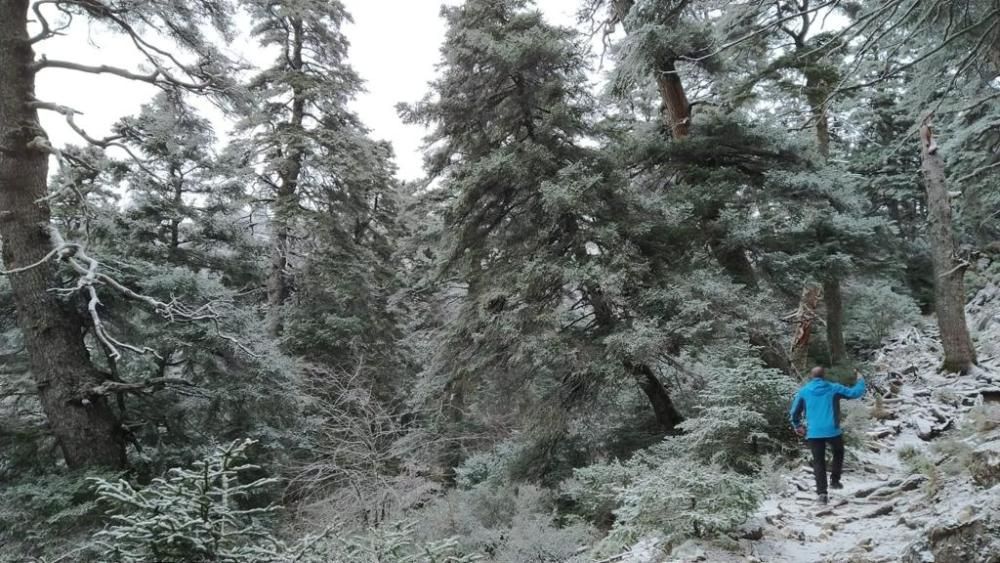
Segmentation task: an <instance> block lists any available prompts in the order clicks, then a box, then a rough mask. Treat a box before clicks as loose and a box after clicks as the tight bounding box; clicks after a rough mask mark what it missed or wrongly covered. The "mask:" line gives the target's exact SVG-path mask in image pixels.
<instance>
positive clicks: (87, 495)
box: [0, 472, 101, 562]
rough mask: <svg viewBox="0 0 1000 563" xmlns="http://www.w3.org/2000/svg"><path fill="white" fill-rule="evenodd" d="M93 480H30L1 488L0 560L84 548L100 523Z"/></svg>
mask: <svg viewBox="0 0 1000 563" xmlns="http://www.w3.org/2000/svg"><path fill="white" fill-rule="evenodd" d="M93 476H94V474H93V473H79V472H71V473H66V474H58V475H35V476H31V477H27V478H25V479H24V480H21V481H15V482H7V483H5V484H4V485H3V486H2V487H0V561H5V562H6V561H11V562H13V561H24V560H26V559H28V558H32V557H40V558H41V557H49V556H54V555H58V554H63V553H66V552H69V551H73V552H75V553H78V548H81V547H85V546H86V544H87V539H88V536H89V535H90V534H91V533H92V531H93V530H94V529H95V528H97V527H99V526H100V522H101V511H100V508H99V507H98V504H97V496H96V495H95V493H94V487H93V485H92V484H91V482H90V480H89V479H90V478H91V477H93ZM77 558H79V556H78V557H77Z"/></svg>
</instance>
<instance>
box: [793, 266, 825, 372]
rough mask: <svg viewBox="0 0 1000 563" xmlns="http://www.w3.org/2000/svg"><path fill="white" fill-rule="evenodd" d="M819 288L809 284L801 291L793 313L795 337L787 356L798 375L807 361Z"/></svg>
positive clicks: (803, 369)
mask: <svg viewBox="0 0 1000 563" xmlns="http://www.w3.org/2000/svg"><path fill="white" fill-rule="evenodd" d="M819 295H820V286H818V285H815V284H809V285H807V286H806V287H804V288H803V289H802V298H801V299H800V300H799V309H798V311H796V313H795V337H794V338H792V348H791V351H790V352H789V354H788V355H789V356H790V357H791V359H792V366H793V367H794V368H795V370H796V371H798V372H799V374H800V375H802V374H803V373H805V371H806V367H807V366H806V362H808V361H809V339H810V338H811V337H812V327H813V322H814V321H815V320H816V305H817V304H818V303H819Z"/></svg>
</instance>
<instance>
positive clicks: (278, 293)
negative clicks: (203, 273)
mask: <svg viewBox="0 0 1000 563" xmlns="http://www.w3.org/2000/svg"><path fill="white" fill-rule="evenodd" d="M291 40H292V49H291V55H290V59H289V64H290V66H291V68H293V69H295V70H301V69H302V64H303V58H302V48H303V46H304V41H305V39H304V37H303V27H302V20H301V19H296V20H293V22H292V29H291ZM305 107H306V102H305V93H303V92H302V87H301V86H298V85H294V84H293V85H292V113H291V116H290V119H289V121H288V124H287V126H288V129H289V130H290V131H293V132H298V131H300V130H301V129H302V124H303V121H304V120H305ZM282 150H283V151H284V152H285V154H284V157H285V158H284V161H283V162H282V164H281V169H280V170H279V171H278V180H279V184H278V189H277V193H276V194H275V198H274V210H273V222H272V231H271V271H270V273H269V274H268V278H267V315H268V317H267V332H268V334H269V335H270V336H272V337H277V336H278V335H280V334H281V330H282V328H283V326H284V315H283V314H282V311H281V307H282V305H284V303H285V300H286V299H287V298H288V293H289V292H288V272H287V268H288V245H289V237H290V234H291V224H292V221H293V218H294V215H295V210H296V208H297V207H298V204H299V201H298V184H299V175H300V174H301V173H302V159H303V157H304V156H305V155H304V154H303V148H302V143H301V141H300V140H298V139H295V138H294V136H293V140H292V141H291V142H289V143H288V144H287V145H286V146H284V147H282Z"/></svg>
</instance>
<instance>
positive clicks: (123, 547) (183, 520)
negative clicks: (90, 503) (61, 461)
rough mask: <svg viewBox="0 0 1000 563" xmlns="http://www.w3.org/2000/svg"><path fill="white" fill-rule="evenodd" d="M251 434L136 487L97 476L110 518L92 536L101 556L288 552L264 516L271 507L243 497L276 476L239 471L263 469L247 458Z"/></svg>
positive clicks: (272, 555) (205, 557)
mask: <svg viewBox="0 0 1000 563" xmlns="http://www.w3.org/2000/svg"><path fill="white" fill-rule="evenodd" d="M252 443H253V442H252V441H249V440H247V441H237V442H233V443H232V444H230V445H228V446H223V447H220V448H217V449H216V451H215V453H213V454H212V455H211V456H209V457H208V458H206V459H205V460H202V461H198V462H195V463H194V464H193V465H192V467H191V468H174V469H171V470H170V471H169V472H168V475H167V477H166V478H157V479H154V480H153V481H152V482H151V483H150V484H149V485H148V486H147V487H145V488H143V489H136V488H134V487H133V486H132V484H130V483H129V482H127V481H125V480H121V479H120V480H117V481H107V480H104V479H95V482H96V484H97V493H98V496H99V498H100V500H101V501H102V502H104V503H107V504H109V505H110V506H111V510H110V516H111V523H110V524H109V525H108V526H107V528H105V529H104V530H101V531H99V532H97V533H96V534H95V536H94V540H95V543H96V545H97V546H99V548H100V550H101V552H102V557H101V559H102V560H105V561H120V562H136V563H138V562H141V561H219V562H225V561H232V562H237V561H260V560H266V561H276V560H280V559H281V558H282V557H284V556H285V555H286V554H287V553H289V552H290V550H288V548H287V547H286V546H285V545H284V544H283V543H282V542H281V541H279V540H278V539H277V538H275V537H274V535H273V534H272V533H271V531H270V530H269V528H267V527H266V526H265V525H264V521H265V520H266V519H267V518H268V517H269V516H270V515H271V514H272V513H273V512H274V510H275V508H274V507H270V506H269V507H264V508H246V507H243V506H241V500H244V499H246V498H247V497H248V496H249V495H252V494H255V493H259V492H260V491H261V490H262V489H264V488H266V487H268V486H269V485H270V484H271V483H273V482H274V480H273V479H268V478H261V479H256V480H253V481H249V482H246V481H245V480H244V479H242V477H243V476H244V475H245V474H247V473H249V472H251V471H255V470H257V469H259V468H258V467H257V466H255V465H252V464H248V463H245V461H244V459H245V455H246V450H247V448H248V447H249V446H250V445H251V444H252Z"/></svg>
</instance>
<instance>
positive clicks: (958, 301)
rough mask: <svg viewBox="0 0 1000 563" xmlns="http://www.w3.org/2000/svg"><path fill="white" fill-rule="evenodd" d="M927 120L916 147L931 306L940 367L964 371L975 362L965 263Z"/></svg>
mask: <svg viewBox="0 0 1000 563" xmlns="http://www.w3.org/2000/svg"><path fill="white" fill-rule="evenodd" d="M929 121H930V116H928V117H926V118H924V122H923V125H922V126H921V128H920V147H921V157H922V160H923V166H922V167H923V172H924V188H925V189H926V190H927V221H928V234H929V235H930V239H931V240H930V242H931V261H932V262H933V267H934V309H935V311H936V312H937V321H938V328H939V329H940V331H941V345H942V346H943V347H944V363H943V364H942V366H941V368H942V369H943V370H945V371H949V372H962V373H965V372H967V371H968V370H969V369H970V368H971V367H972V366H973V365H975V364H976V350H975V348H974V347H973V345H972V339H971V338H970V337H969V328H968V325H967V324H966V321H965V279H964V278H965V270H966V268H967V267H968V264H967V263H966V262H964V261H962V260H960V259H959V258H958V257H957V256H956V253H955V239H954V235H953V234H952V222H951V201H949V199H948V188H947V185H946V184H945V174H944V160H943V159H942V158H941V155H940V153H939V152H938V147H937V145H936V144H935V142H934V134H933V132H932V131H931V127H930V124H929Z"/></svg>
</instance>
